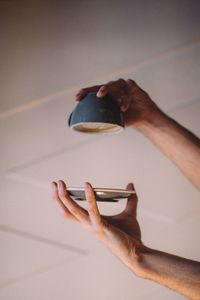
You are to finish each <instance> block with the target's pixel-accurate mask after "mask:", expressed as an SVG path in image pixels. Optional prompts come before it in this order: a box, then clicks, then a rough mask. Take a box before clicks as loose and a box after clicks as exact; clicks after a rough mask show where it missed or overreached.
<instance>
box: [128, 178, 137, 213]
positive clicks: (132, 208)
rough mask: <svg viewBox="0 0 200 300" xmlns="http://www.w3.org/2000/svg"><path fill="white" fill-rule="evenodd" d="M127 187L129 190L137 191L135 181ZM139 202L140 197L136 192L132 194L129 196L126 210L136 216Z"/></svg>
mask: <svg viewBox="0 0 200 300" xmlns="http://www.w3.org/2000/svg"><path fill="white" fill-rule="evenodd" d="M126 189H127V190H129V191H135V188H134V185H133V183H129V184H128V185H127V187H126ZM137 202H138V197H137V194H136V192H135V193H134V194H131V195H130V196H129V197H128V199H127V203H126V208H125V212H126V213H128V214H131V215H133V216H136V215H137Z"/></svg>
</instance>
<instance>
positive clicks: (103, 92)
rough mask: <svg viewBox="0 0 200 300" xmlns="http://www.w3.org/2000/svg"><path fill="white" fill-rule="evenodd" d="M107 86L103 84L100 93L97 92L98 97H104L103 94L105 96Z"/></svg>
mask: <svg viewBox="0 0 200 300" xmlns="http://www.w3.org/2000/svg"><path fill="white" fill-rule="evenodd" d="M105 89H106V88H105V86H102V87H101V88H100V89H99V91H98V93H97V97H102V96H104V94H105Z"/></svg>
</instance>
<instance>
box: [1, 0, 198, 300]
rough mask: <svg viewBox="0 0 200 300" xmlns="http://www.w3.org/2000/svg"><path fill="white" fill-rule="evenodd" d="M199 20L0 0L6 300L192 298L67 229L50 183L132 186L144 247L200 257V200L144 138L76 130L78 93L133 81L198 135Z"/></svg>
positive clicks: (160, 8)
mask: <svg viewBox="0 0 200 300" xmlns="http://www.w3.org/2000/svg"><path fill="white" fill-rule="evenodd" d="M199 11H200V5H199V1H198V0H197V1H195V0H173V1H171V0H169V1H164V0H159V1H156V0H152V1H145V0H141V1H133V0H132V1H126V0H125V1H118V0H117V1H114V0H111V1H104V0H102V1H96V0H93V1H90V0H86V1H80V0H79V1H77V0H75V1H61V0H59V1H37V0H36V1H29V0H27V1H17V0H16V1H14V0H13V1H11V0H10V1H0V14H1V16H0V23H1V24H0V35H1V39H0V41H1V42H0V59H1V63H0V66H1V67H0V69H1V70H0V138H1V146H0V149H1V156H0V167H1V169H0V176H1V181H0V220H1V221H0V223H1V225H0V244H1V247H0V254H1V255H0V265H1V269H0V298H1V300H12V299H14V300H23V299H26V300H27V299H29V300H32V299H37V300H46V299H48V300H50V299H59V300H64V299H65V300H74V299H87V300H90V299H91V300H92V299H95V300H102V299H104V300H110V299H115V300H132V299H136V300H139V299H143V300H144V299H148V300H151V299H152V300H160V299H162V300H166V299H168V300H174V299H184V297H182V296H180V295H177V294H176V293H174V292H172V291H170V290H168V289H165V288H164V287H161V286H159V285H156V284H155V283H153V282H148V281H145V280H142V279H138V278H136V277H135V276H134V275H133V274H132V273H131V272H130V271H129V270H127V269H126V268H125V267H124V266H123V265H122V264H121V262H119V261H118V260H117V259H116V258H115V257H113V256H112V255H111V254H110V253H109V252H108V251H107V249H104V247H103V246H102V245H101V244H100V243H99V242H98V241H96V240H95V239H94V238H93V237H92V236H90V235H89V234H88V233H87V232H85V231H83V230H82V229H81V228H79V227H78V226H76V225H74V224H71V223H69V222H68V221H66V220H65V219H64V218H63V216H62V214H61V213H60V210H59V209H58V207H57V205H56V204H55V203H54V202H53V201H52V199H51V188H50V182H51V181H52V180H58V179H64V180H65V181H66V182H67V184H68V186H82V185H83V182H85V181H90V182H91V183H92V184H93V185H94V186H95V187H113V188H124V187H125V186H126V184H127V183H128V182H129V181H133V182H134V184H135V187H136V190H137V192H138V196H139V210H138V219H139V222H140V224H141V228H142V233H143V241H144V243H145V244H146V245H148V246H149V247H153V248H156V249H159V250H163V251H166V252H170V253H173V254H176V255H179V256H184V257H187V258H189V259H194V260H199V259H200V255H199V253H200V242H199V241H200V239H199V226H200V219H199V213H200V201H199V193H198V192H197V190H196V189H195V188H194V187H193V186H192V185H191V184H190V183H189V182H188V181H187V180H186V179H185V178H184V177H183V175H182V174H181V173H180V172H179V171H178V170H177V169H176V168H175V167H174V166H173V165H172V164H171V162H169V161H168V160H167V159H166V158H165V157H164V156H162V154H160V153H159V151H158V150H157V149H155V148H154V146H153V145H151V143H150V142H149V141H147V140H146V139H145V138H144V137H143V136H141V135H140V134H139V133H138V132H137V131H136V130H133V129H132V130H131V129H127V130H125V131H124V132H123V133H121V134H118V135H110V136H97V135H92V136H91V135H84V134H78V133H75V132H73V131H71V130H70V129H69V128H68V127H67V119H68V116H69V114H70V112H71V110H72V109H73V107H74V106H75V102H74V99H75V94H76V92H77V91H78V90H79V89H80V88H82V87H86V86H90V85H93V84H101V83H104V82H107V81H108V80H115V79H118V78H125V79H128V78H132V79H134V80H136V81H137V82H138V84H140V85H141V86H142V88H143V89H144V90H146V91H147V92H148V93H149V94H150V95H151V97H152V99H153V100H154V101H155V102H156V103H157V104H158V105H159V106H160V107H161V108H162V109H163V110H164V111H165V112H167V113H169V114H170V116H172V117H174V118H175V119H176V120H178V121H179V122H181V123H182V124H183V125H184V126H186V127H187V128H189V129H190V130H192V131H193V132H194V133H196V134H197V135H199V134H200V125H199V115H200V101H199V99H200V98H199V94H200V80H199V78H200V64H199V62H200V18H199ZM124 206H125V201H120V202H119V203H116V204H104V205H103V204H101V205H100V210H101V212H103V213H107V214H112V213H115V212H119V211H121V210H122V209H123V208H124Z"/></svg>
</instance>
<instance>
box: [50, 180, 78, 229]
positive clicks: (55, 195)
mask: <svg viewBox="0 0 200 300" xmlns="http://www.w3.org/2000/svg"><path fill="white" fill-rule="evenodd" d="M52 191H53V192H52V197H53V200H55V201H56V202H57V203H58V205H59V206H60V208H61V210H62V212H63V214H64V217H65V218H66V219H69V220H71V221H74V222H76V223H77V222H78V220H77V219H76V218H75V217H74V216H73V215H72V214H71V213H70V211H69V210H68V209H67V207H66V206H65V205H64V204H63V202H62V201H61V200H60V198H59V196H58V186H57V183H56V182H52Z"/></svg>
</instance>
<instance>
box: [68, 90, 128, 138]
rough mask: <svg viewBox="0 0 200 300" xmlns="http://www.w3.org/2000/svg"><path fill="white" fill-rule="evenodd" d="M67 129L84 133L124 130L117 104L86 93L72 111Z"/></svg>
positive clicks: (109, 98)
mask: <svg viewBox="0 0 200 300" xmlns="http://www.w3.org/2000/svg"><path fill="white" fill-rule="evenodd" d="M68 124H69V127H70V128H72V129H74V130H76V131H79V132H84V133H117V132H120V131H122V130H123V129H124V121H123V116H122V113H121V111H120V107H119V105H118V103H117V102H116V101H115V100H114V99H113V98H112V97H111V96H110V95H106V96H104V97H102V98H98V97H97V96H96V93H88V94H87V95H86V97H84V98H83V99H82V100H81V101H80V102H79V103H78V104H77V106H76V107H75V109H74V110H73V111H72V113H71V115H70V117H69V120H68Z"/></svg>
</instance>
